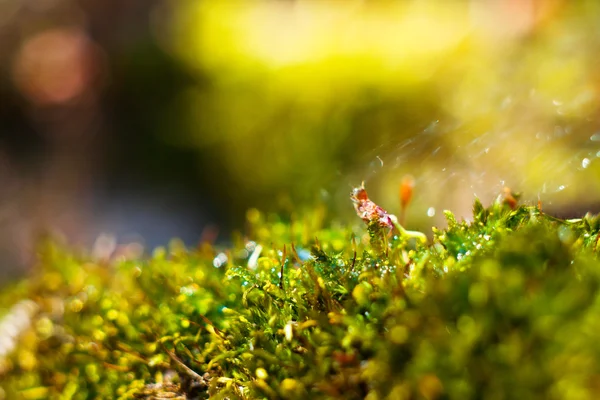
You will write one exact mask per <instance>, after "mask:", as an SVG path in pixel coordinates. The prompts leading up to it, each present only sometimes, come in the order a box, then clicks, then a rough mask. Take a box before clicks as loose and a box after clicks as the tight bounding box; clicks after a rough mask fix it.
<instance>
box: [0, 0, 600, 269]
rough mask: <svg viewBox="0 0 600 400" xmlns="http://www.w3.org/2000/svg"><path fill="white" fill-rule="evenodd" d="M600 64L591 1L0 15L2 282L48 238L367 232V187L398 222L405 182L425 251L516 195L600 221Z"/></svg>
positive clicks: (222, 5) (199, 5)
mask: <svg viewBox="0 0 600 400" xmlns="http://www.w3.org/2000/svg"><path fill="white" fill-rule="evenodd" d="M599 62H600V2H597V1H593V0H589V1H585V0H581V1H577V2H570V1H566V0H546V1H544V0H504V1H500V0H487V1H485V0H472V1H467V0H464V1H416V0H414V1H409V0H406V1H393V2H392V1H359V0H346V1H308V0H296V1H292V0H287V1H286V0H279V1H276V0H270V1H267V0H261V1H252V2H250V1H207V0H205V1H202V0H195V1H191V0H189V1H188V0H177V1H168V0H130V1H117V0H0V275H1V277H7V276H9V275H11V274H14V273H15V272H16V271H19V270H21V269H23V267H24V266H27V265H29V263H30V262H31V261H32V257H33V251H32V248H33V246H34V243H35V240H36V238H37V237H39V235H41V234H43V233H46V232H51V233H53V234H56V235H61V236H63V237H65V238H66V239H67V240H68V241H69V242H70V243H73V244H75V245H83V246H94V243H95V246H96V247H98V246H100V248H102V246H104V247H107V248H112V247H114V245H115V240H116V243H137V242H139V243H142V244H144V245H145V246H146V247H153V246H156V245H159V244H164V243H166V242H167V241H168V240H169V239H170V238H172V237H180V238H182V239H183V240H184V241H185V242H186V243H188V244H191V245H193V244H195V243H198V241H199V240H201V239H210V240H226V239H227V238H228V235H229V234H230V232H231V230H233V229H243V226H244V220H245V212H246V210H247V209H248V208H250V207H257V208H259V209H262V210H265V211H272V212H278V213H280V214H281V215H282V216H284V218H285V217H289V216H290V215H291V214H292V212H295V213H300V212H301V210H304V209H308V208H310V207H311V206H314V205H315V204H318V203H321V204H326V205H327V207H328V216H329V218H334V219H338V220H342V221H345V222H353V223H354V222H358V223H360V221H356V220H357V218H356V217H355V216H353V209H352V205H351V203H350V201H349V198H348V196H349V193H350V190H351V189H352V187H354V186H358V185H360V183H361V181H363V180H364V181H365V184H366V187H367V189H368V191H369V194H370V195H371V197H372V198H373V199H374V200H375V201H376V202H377V203H379V204H380V205H382V206H383V207H384V208H386V209H388V210H389V211H390V212H394V213H397V212H398V211H399V199H398V185H399V184H400V182H401V180H402V179H403V177H404V176H405V175H407V174H410V175H411V176H412V177H413V179H414V185H415V186H414V198H413V202H412V204H411V205H410V209H409V211H408V218H407V222H408V226H409V227H410V228H411V229H421V230H424V231H427V232H429V231H430V227H431V226H432V225H440V224H443V219H440V216H441V210H443V209H450V210H452V211H454V212H455V213H457V214H458V215H459V216H463V217H466V218H468V217H469V216H470V209H471V204H472V201H473V198H474V196H478V197H480V198H481V199H482V201H484V204H486V203H489V202H491V201H492V200H493V199H494V198H495V197H496V196H497V195H498V194H499V193H500V192H501V191H502V188H503V187H505V186H508V187H510V188H511V189H512V190H513V191H515V192H523V199H524V201H525V202H530V203H537V201H538V200H541V201H542V203H543V205H544V210H546V211H549V212H553V213H555V214H557V215H559V216H563V217H572V216H580V215H582V214H584V213H585V212H587V211H592V212H597V211H600V179H598V178H599V177H600V160H598V158H599V157H600V120H599V116H598V111H599V109H600V101H599V99H598V93H599V90H600V69H599V68H598V63H599ZM107 235H108V236H107ZM98 238H99V239H98Z"/></svg>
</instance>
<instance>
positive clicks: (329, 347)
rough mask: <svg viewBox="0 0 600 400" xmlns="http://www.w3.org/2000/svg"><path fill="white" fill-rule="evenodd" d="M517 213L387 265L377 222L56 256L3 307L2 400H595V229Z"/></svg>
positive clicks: (251, 215) (399, 242) (267, 226)
mask: <svg viewBox="0 0 600 400" xmlns="http://www.w3.org/2000/svg"><path fill="white" fill-rule="evenodd" d="M513 208H514V207H511V206H510V204H509V203H507V202H506V201H502V199H500V200H498V201H497V202H495V203H494V204H492V206H490V207H489V208H484V207H483V206H482V204H481V203H480V202H479V201H478V200H477V201H476V202H475V205H474V209H473V221H472V222H464V221H462V222H460V221H457V220H456V219H455V217H454V216H453V215H452V214H451V213H450V212H446V218H447V220H448V228H447V229H443V230H442V229H440V230H438V229H435V230H434V239H433V243H431V244H430V245H427V246H425V245H420V244H416V243H414V241H411V240H407V239H406V238H404V237H399V236H392V237H390V238H387V239H385V242H386V249H385V250H384V251H382V250H381V248H380V243H379V244H378V245H377V246H375V247H376V248H375V249H374V248H373V247H372V246H371V244H370V242H373V240H384V236H381V235H384V234H385V232H382V231H381V230H378V229H377V228H376V227H374V226H373V224H369V226H368V230H369V231H370V232H369V233H367V232H366V231H365V228H361V227H359V226H350V227H341V226H330V227H323V226H321V221H323V215H322V213H319V212H315V213H314V214H312V215H311V216H310V217H307V218H306V219H304V220H297V221H295V222H293V223H292V224H291V225H290V224H285V223H283V222H281V220H280V219H279V218H278V217H276V216H273V215H271V216H267V215H264V214H261V213H260V212H258V211H256V210H251V211H249V212H248V216H247V217H248V218H247V219H248V235H249V237H250V238H251V239H252V241H248V240H246V239H243V238H241V237H238V238H236V239H235V240H234V243H233V245H232V247H231V248H229V249H223V248H216V247H214V246H212V245H210V244H209V243H203V244H202V245H200V246H199V247H198V248H195V249H186V248H184V247H183V245H182V244H181V243H180V242H178V241H173V242H172V243H171V244H170V246H169V247H168V248H167V249H163V248H159V249H157V250H156V251H155V252H154V254H153V255H152V256H151V257H148V258H147V259H143V260H138V259H130V260H128V259H126V258H125V256H123V255H121V256H116V257H113V258H112V259H105V260H95V261H94V260H91V259H90V258H89V257H87V256H85V255H84V254H78V253H77V252H73V251H67V250H65V249H64V248H61V246H58V245H56V244H55V243H52V242H50V241H49V242H46V243H45V244H44V245H43V246H41V247H40V249H39V260H40V261H39V265H38V267H37V269H36V270H35V271H33V272H32V274H31V276H30V277H29V279H27V280H26V281H23V282H21V283H19V284H17V285H15V286H13V287H12V288H5V289H4V290H3V291H2V295H1V296H0V301H1V303H0V306H1V307H2V308H1V309H2V310H3V314H4V315H3V317H2V319H1V320H0V330H1V331H2V332H3V333H4V335H3V339H2V341H0V345H1V346H3V348H2V351H3V354H5V353H6V354H8V355H7V356H6V357H3V358H2V359H1V362H0V389H1V390H0V394H1V397H2V398H6V399H17V398H23V399H42V398H57V399H88V398H131V397H137V398H160V396H164V397H167V396H171V397H172V398H173V397H177V398H206V397H208V396H210V398H215V399H219V398H247V399H255V398H268V399H276V398H287V399H300V398H307V397H309V398H341V397H343V398H348V399H350V398H356V399H362V398H367V399H404V398H406V399H409V398H427V399H436V398H449V399H464V398H486V399H502V398H522V399H526V398H540V399H541V398H544V399H588V398H589V399H592V398H594V394H595V393H597V391H598V390H599V389H600V387H599V386H598V385H599V381H598V377H599V376H600V375H599V374H600V346H599V345H598V341H597V337H596V336H597V335H596V334H597V331H598V329H600V325H599V324H600V319H598V311H599V310H598V304H599V303H598V299H599V294H600V291H599V288H600V261H599V260H598V257H597V249H596V246H597V241H598V237H599V234H600V219H599V218H598V217H597V216H590V215H587V216H585V217H584V218H582V219H578V220H569V221H563V220H558V219H556V218H553V217H550V216H548V215H546V214H544V213H543V212H541V211H540V210H539V209H538V208H537V207H526V206H522V207H516V208H514V209H513ZM357 235H358V236H357ZM377 235H380V236H379V237H378V236H377ZM315 236H316V237H317V238H318V239H315ZM369 237H370V239H369ZM309 249H310V250H309ZM281 273H283V274H282V275H281ZM19 299H22V301H21V302H18V303H17V306H14V307H13V308H12V309H9V308H10V307H11V306H13V304H14V303H15V302H17V301H18V300H19ZM23 310H26V311H27V313H26V314H27V315H26V316H25V317H24V316H23ZM19 313H20V315H19ZM24 318H25V319H24ZM24 320H25V321H26V322H23V321H24ZM11 329H12V330H11ZM17 330H18V331H17ZM6 338H10V339H11V340H13V343H12V345H13V346H15V348H14V349H13V351H10V352H9V351H8V350H6V349H7V346H8V344H7V339H6ZM153 396H154V397H153ZM185 396H187V397H185Z"/></svg>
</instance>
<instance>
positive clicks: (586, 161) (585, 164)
mask: <svg viewBox="0 0 600 400" xmlns="http://www.w3.org/2000/svg"><path fill="white" fill-rule="evenodd" d="M588 165H590V159H589V158H584V159H583V160H581V166H582V167H583V168H587V167H588Z"/></svg>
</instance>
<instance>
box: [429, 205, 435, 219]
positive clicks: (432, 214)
mask: <svg viewBox="0 0 600 400" xmlns="http://www.w3.org/2000/svg"><path fill="white" fill-rule="evenodd" d="M434 215H435V208H433V207H429V208H428V209H427V216H428V217H433V216H434Z"/></svg>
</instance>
